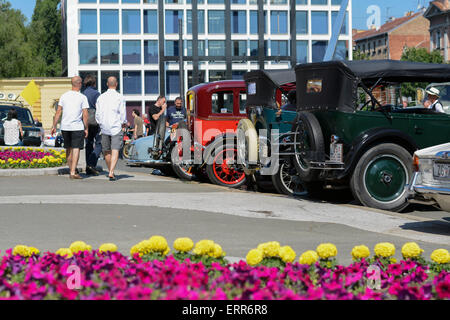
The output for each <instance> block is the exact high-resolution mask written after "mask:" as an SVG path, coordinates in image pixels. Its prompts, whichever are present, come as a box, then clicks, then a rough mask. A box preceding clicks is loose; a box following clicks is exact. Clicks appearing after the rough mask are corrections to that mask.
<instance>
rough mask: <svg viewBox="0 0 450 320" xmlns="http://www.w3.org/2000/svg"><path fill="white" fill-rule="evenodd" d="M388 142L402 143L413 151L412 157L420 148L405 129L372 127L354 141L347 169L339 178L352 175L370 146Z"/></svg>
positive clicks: (347, 161)
mask: <svg viewBox="0 0 450 320" xmlns="http://www.w3.org/2000/svg"><path fill="white" fill-rule="evenodd" d="M388 142H390V143H396V144H399V145H401V146H402V147H404V148H405V149H406V150H408V151H409V152H410V153H411V157H412V155H413V154H414V152H415V151H416V150H418V146H417V144H416V142H415V141H414V139H413V138H412V137H411V136H410V135H408V134H406V133H405V132H403V131H400V130H397V129H392V128H371V129H369V130H367V131H364V132H363V133H362V134H360V135H359V136H358V137H357V138H356V139H355V140H354V141H353V143H352V146H351V148H350V151H349V152H348V154H347V155H346V157H345V164H346V166H345V170H344V171H343V172H342V174H341V175H340V176H339V178H340V179H341V178H344V177H346V176H348V175H350V174H351V173H352V172H353V170H354V169H355V167H356V165H357V163H358V160H359V159H360V158H361V157H362V155H363V154H364V153H365V152H366V151H367V150H369V149H370V147H372V146H374V145H377V144H380V143H388ZM411 159H412V158H411Z"/></svg>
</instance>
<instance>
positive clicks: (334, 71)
mask: <svg viewBox="0 0 450 320" xmlns="http://www.w3.org/2000/svg"><path fill="white" fill-rule="evenodd" d="M295 72H296V80H297V81H296V82H297V123H296V125H295V126H294V128H293V132H294V133H295V134H294V150H293V151H294V155H293V157H292V160H293V163H294V165H295V166H296V168H297V171H298V174H299V176H300V177H301V178H302V180H303V181H306V182H308V183H309V185H310V186H312V187H314V186H315V187H317V188H320V186H321V185H323V184H327V185H350V187H351V190H352V192H353V194H354V196H355V198H356V199H358V200H359V201H360V202H361V203H362V204H364V205H366V206H368V207H373V208H378V209H384V210H393V211H401V210H403V209H404V208H405V207H406V206H407V205H408V203H407V201H406V200H407V191H406V188H405V187H406V186H407V184H408V183H409V181H410V179H411V177H412V155H413V153H414V152H415V151H416V150H418V149H422V148H426V147H430V146H434V145H438V144H442V143H447V142H449V141H450V115H449V114H445V113H437V112H434V111H432V110H430V109H427V108H425V107H424V106H422V105H417V106H415V107H414V106H413V107H408V108H403V107H402V106H401V99H400V97H401V96H402V93H403V92H404V91H402V90H403V89H402V88H403V87H402V84H403V85H404V84H405V83H417V82H419V83H430V82H435V83H442V82H448V81H449V80H450V65H445V64H444V65H442V64H427V63H414V62H404V61H390V60H385V61H345V62H344V61H339V62H337V61H335V62H324V63H313V64H304V65H298V66H297V67H296V68H295ZM398 93H399V94H398ZM419 103H420V102H419Z"/></svg>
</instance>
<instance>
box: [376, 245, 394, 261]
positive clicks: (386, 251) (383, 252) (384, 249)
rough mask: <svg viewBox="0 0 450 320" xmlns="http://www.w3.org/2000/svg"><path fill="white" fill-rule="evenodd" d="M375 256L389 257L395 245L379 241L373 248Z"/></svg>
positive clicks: (392, 253)
mask: <svg viewBox="0 0 450 320" xmlns="http://www.w3.org/2000/svg"><path fill="white" fill-rule="evenodd" d="M373 251H374V252H375V255H376V256H377V257H382V258H389V257H392V256H393V255H395V246H394V245H393V244H392V243H389V242H381V243H378V244H376V245H375V248H374V249H373Z"/></svg>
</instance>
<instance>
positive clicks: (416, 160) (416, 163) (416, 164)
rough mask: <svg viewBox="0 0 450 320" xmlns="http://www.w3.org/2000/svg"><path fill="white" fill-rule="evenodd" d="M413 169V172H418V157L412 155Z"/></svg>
mask: <svg viewBox="0 0 450 320" xmlns="http://www.w3.org/2000/svg"><path fill="white" fill-rule="evenodd" d="M413 169H414V171H415V172H419V157H418V156H416V155H414V159H413Z"/></svg>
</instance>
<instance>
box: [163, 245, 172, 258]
mask: <svg viewBox="0 0 450 320" xmlns="http://www.w3.org/2000/svg"><path fill="white" fill-rule="evenodd" d="M169 253H170V248H169V247H167V249H166V251H164V252H163V253H162V254H163V255H164V256H167V255H168V254H169Z"/></svg>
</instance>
